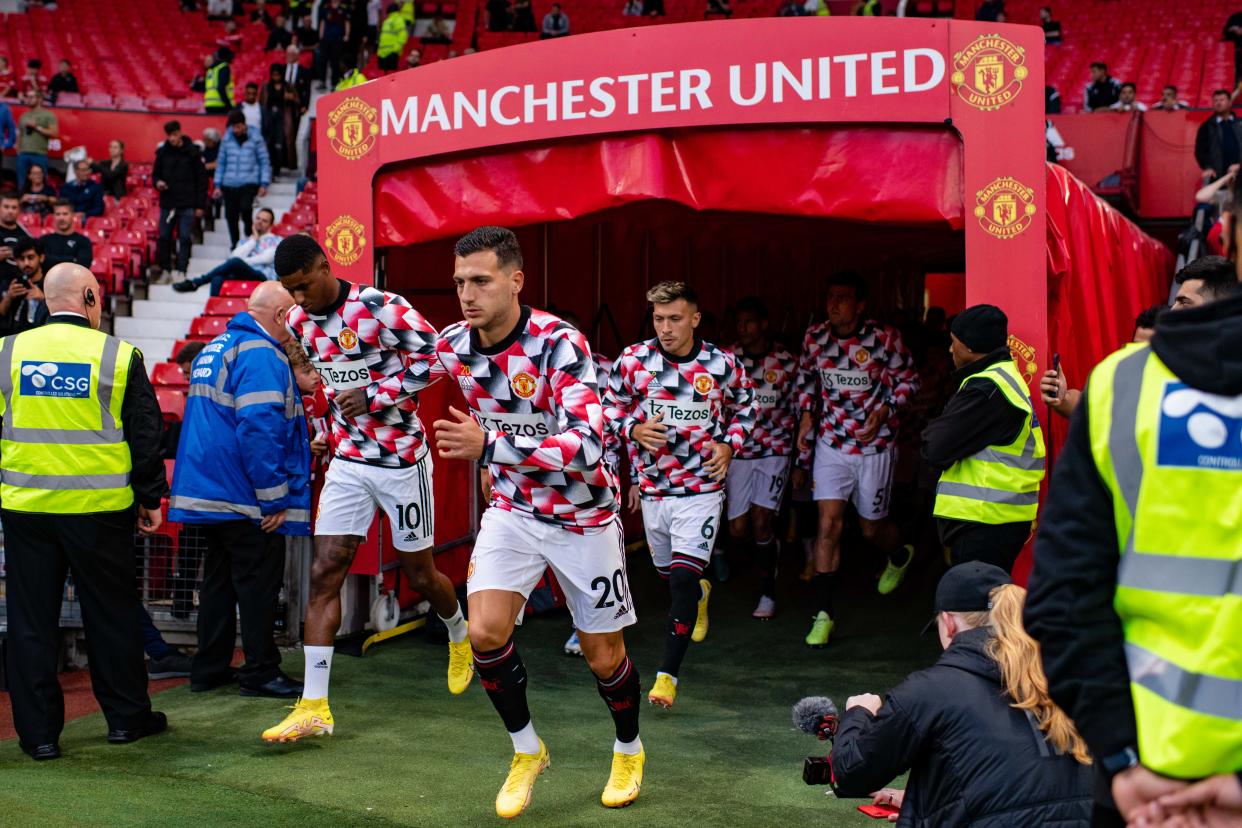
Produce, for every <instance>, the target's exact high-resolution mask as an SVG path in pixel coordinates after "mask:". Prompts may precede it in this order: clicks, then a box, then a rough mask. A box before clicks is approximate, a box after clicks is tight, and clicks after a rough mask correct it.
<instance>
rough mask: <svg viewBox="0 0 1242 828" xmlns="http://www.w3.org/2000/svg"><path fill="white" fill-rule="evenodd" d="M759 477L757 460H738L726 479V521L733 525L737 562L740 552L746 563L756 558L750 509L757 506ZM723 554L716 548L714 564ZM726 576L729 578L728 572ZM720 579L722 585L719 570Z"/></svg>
mask: <svg viewBox="0 0 1242 828" xmlns="http://www.w3.org/2000/svg"><path fill="white" fill-rule="evenodd" d="M755 477H756V476H755V461H754V460H734V461H733V462H732V463H730V464H729V471H728V473H727V475H726V477H725V492H726V506H725V519H726V520H727V521H728V523H729V545H730V546H731V547H732V548H733V550H734V553H735V555H734V559H735V560H736V559H737V557H738V556H737V554H736V553H737V552H739V551H741V552H744V553H745V554H743V555H742V556H741V557H742V558H744V559H746V560H749V559H751V558H753V542H754V537H753V536H752V535H751V531H750V529H751V526H750V507H751V504H752V503H753V495H754V489H755ZM722 553H723V550H721V549H719V548H717V549H716V551H715V552H714V553H713V557H712V562H713V564H715V562H716V558H717V557H718V556H720V555H721V554H722ZM725 574H726V577H727V574H728V573H727V572H726V573H725ZM716 580H718V581H721V582H723V581H724V580H725V579H724V578H721V577H720V572H719V570H717V573H716Z"/></svg>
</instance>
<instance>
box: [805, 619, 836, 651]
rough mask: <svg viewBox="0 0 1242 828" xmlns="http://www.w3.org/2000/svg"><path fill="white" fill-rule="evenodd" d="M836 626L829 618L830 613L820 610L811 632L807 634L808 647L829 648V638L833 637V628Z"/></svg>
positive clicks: (813, 621) (812, 624)
mask: <svg viewBox="0 0 1242 828" xmlns="http://www.w3.org/2000/svg"><path fill="white" fill-rule="evenodd" d="M834 626H836V625H835V624H833V623H832V619H831V618H829V617H828V613H826V612H824V611H823V610H820V612H819V613H818V614H817V615H816V616H815V618H814V619H813V620H812V623H811V631H810V632H809V633H807V634H806V646H808V647H814V648H815V649H817V650H818V649H820V648H821V647H827V646H828V636H830V635H832V628H833V627H834Z"/></svg>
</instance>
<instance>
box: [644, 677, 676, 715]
mask: <svg viewBox="0 0 1242 828" xmlns="http://www.w3.org/2000/svg"><path fill="white" fill-rule="evenodd" d="M676 700H677V682H675V681H673V677H672V676H670V675H669V674H668V673H656V680H655V686H654V687H652V688H651V692H650V693H648V694H647V701H649V702H651V703H652V704H654V705H656V706H657V707H663V708H664V709H665V710H668V709H669V708H670V707H672V706H673V702H675V701H676Z"/></svg>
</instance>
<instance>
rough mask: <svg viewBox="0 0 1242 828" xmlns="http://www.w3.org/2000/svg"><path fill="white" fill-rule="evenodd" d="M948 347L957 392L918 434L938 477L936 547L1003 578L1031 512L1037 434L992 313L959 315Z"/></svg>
mask: <svg viewBox="0 0 1242 828" xmlns="http://www.w3.org/2000/svg"><path fill="white" fill-rule="evenodd" d="M951 343H952V344H951V347H950V352H951V353H952V355H953V363H954V365H955V366H956V367H957V370H956V371H955V372H954V373H953V376H952V381H953V383H954V385H956V387H957V390H956V393H955V394H954V395H953V397H951V398H950V399H949V402H948V404H947V405H946V406H945V409H944V413H943V414H941V415H940V416H939V417H937V418H936V419H934V420H932V421H931V422H930V423H928V424H927V427H926V428H925V429H924V431H923V458H924V459H925V460H926V461H927V462H928V463H929V464H930V465H931V466H932V467H934V468H938V469H940V470H941V471H940V482H939V484H938V485H937V486H936V505H935V509H934V512H935V515H936V517H937V518H938V526H939V530H940V540H941V542H942V543H943V544H944V545H945V546H947V547H948V548H949V550H950V553H951V556H952V562H953V563H954V564H959V563H964V562H965V561H985V562H987V563H991V564H995V565H996V566H999V567H1001V568H1002V569H1004V570H1005V571H1006V572H1009V571H1011V570H1012V569H1013V564H1014V561H1015V560H1017V557H1018V554H1019V553H1021V551H1022V547H1023V546H1024V545H1026V541H1027V539H1028V538H1029V537H1030V534H1031V524H1032V523H1033V522H1034V520H1035V514H1036V512H1037V511H1038V509H1039V487H1040V484H1041V483H1042V482H1043V479H1044V452H1045V447H1044V433H1043V430H1042V429H1041V428H1040V425H1039V416H1038V415H1037V414H1036V412H1035V408H1034V406H1033V405H1032V404H1031V392H1030V389H1029V388H1028V387H1027V384H1026V380H1025V378H1024V377H1023V376H1022V374H1021V372H1019V371H1018V366H1017V365H1015V364H1014V361H1013V355H1012V354H1011V353H1010V352H1009V344H1008V343H1009V319H1008V317H1006V316H1005V314H1004V312H1003V311H1002V310H1001V309H1000V308H998V307H996V306H994V305H975V306H973V307H969V308H967V309H966V310H964V311H962V312H961V313H960V314H958V315H957V316H956V317H955V318H954V320H953V325H952V328H951Z"/></svg>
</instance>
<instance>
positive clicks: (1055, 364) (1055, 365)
mask: <svg viewBox="0 0 1242 828" xmlns="http://www.w3.org/2000/svg"><path fill="white" fill-rule="evenodd" d="M1052 370H1054V371H1060V370H1061V355H1060V354H1053V355H1052Z"/></svg>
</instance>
